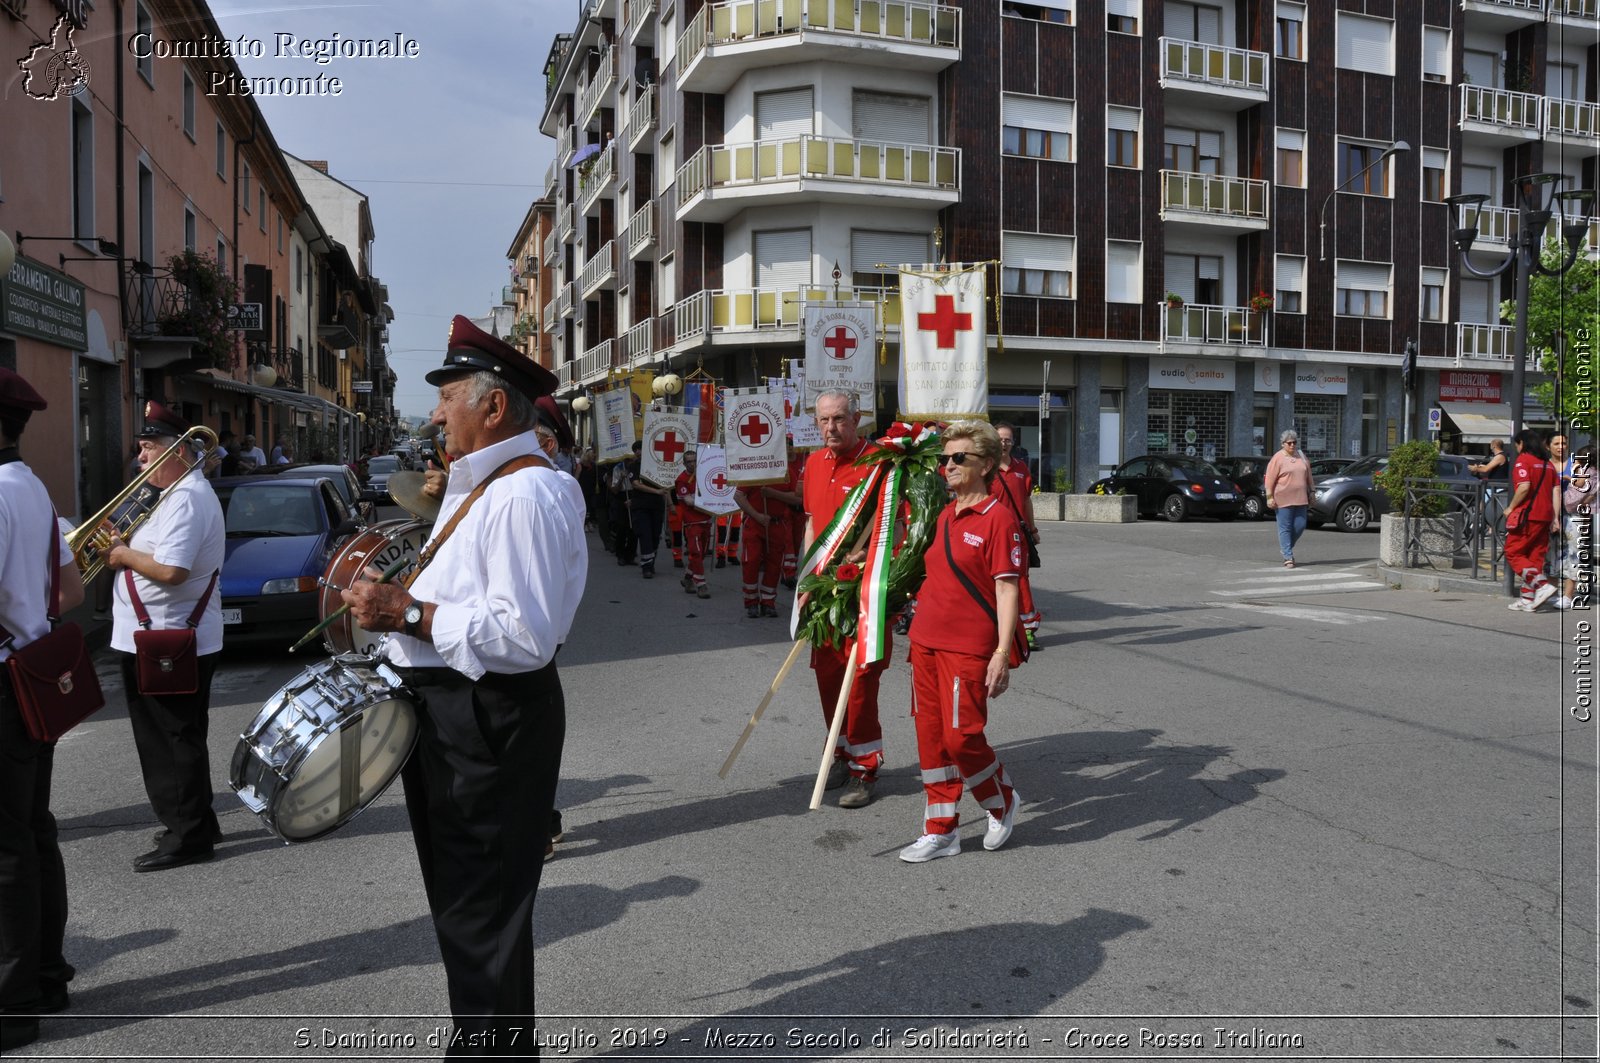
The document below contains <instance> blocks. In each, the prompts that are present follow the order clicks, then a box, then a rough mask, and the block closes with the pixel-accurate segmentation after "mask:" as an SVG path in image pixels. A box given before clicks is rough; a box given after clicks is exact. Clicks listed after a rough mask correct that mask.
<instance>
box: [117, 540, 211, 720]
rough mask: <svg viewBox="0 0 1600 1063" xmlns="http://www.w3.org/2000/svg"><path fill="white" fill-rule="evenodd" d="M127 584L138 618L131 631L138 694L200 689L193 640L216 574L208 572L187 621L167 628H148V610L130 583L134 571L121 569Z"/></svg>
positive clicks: (195, 648)
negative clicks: (209, 574)
mask: <svg viewBox="0 0 1600 1063" xmlns="http://www.w3.org/2000/svg"><path fill="white" fill-rule="evenodd" d="M122 573H123V578H124V579H126V580H127V583H128V600H129V601H131V602H132V603H133V613H134V615H135V616H137V617H138V618H139V630H137V631H135V632H134V633H133V658H134V663H135V665H137V666H138V675H139V693H141V694H149V695H152V696H155V697H161V696H163V695H166V694H193V693H194V692H195V691H197V690H199V689H200V655H199V653H198V652H197V644H196V642H195V626H196V625H198V624H199V623H200V618H201V617H202V616H204V615H205V612H206V603H207V602H209V601H210V600H211V592H212V591H213V590H215V589H216V586H217V576H218V575H219V573H216V572H213V573H211V582H210V583H207V584H206V592H205V593H204V594H202V595H201V596H200V600H199V601H198V602H196V603H195V607H194V612H192V613H190V614H189V620H188V623H186V624H185V625H184V626H183V627H179V628H172V629H171V630H168V631H152V630H150V613H149V612H148V611H147V610H146V609H145V607H144V603H143V602H141V601H140V600H139V592H138V591H137V590H135V589H134V586H133V570H132V569H126V568H125V569H123V570H122Z"/></svg>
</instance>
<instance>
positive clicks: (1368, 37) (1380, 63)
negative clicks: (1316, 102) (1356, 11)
mask: <svg viewBox="0 0 1600 1063" xmlns="http://www.w3.org/2000/svg"><path fill="white" fill-rule="evenodd" d="M1393 40H1394V23H1393V22H1390V21H1388V20H1387V19H1380V18H1368V17H1366V16H1365V15H1352V14H1349V13H1348V12H1344V11H1341V12H1339V51H1338V65H1339V66H1342V67H1344V68H1345V69H1346V70H1361V71H1365V72H1367V73H1369V74H1388V75H1390V76H1393V75H1394V47H1393Z"/></svg>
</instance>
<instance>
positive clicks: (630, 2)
mask: <svg viewBox="0 0 1600 1063" xmlns="http://www.w3.org/2000/svg"><path fill="white" fill-rule="evenodd" d="M622 13H623V23H624V25H626V26H627V30H628V41H629V42H630V43H632V42H633V41H635V40H637V39H638V37H639V32H640V31H641V30H644V29H647V28H649V27H650V25H651V24H652V23H653V21H654V16H655V13H656V0H624V2H623V5H622Z"/></svg>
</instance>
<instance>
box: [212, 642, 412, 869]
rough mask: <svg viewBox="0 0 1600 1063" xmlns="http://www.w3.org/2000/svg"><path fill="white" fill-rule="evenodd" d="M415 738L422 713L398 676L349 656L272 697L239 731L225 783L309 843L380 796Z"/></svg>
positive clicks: (278, 829)
mask: <svg viewBox="0 0 1600 1063" xmlns="http://www.w3.org/2000/svg"><path fill="white" fill-rule="evenodd" d="M416 744H417V711H416V707H415V705H414V703H413V701H412V695H411V693H410V691H408V690H406V689H405V688H404V686H402V685H401V682H400V677H399V675H398V674H396V672H395V671H394V669H393V668H391V667H390V666H389V665H388V664H387V663H386V662H384V661H380V660H376V659H374V658H371V657H363V656H360V655H358V654H344V655H343V656H339V657H335V658H332V659H331V660H326V661H318V662H317V663H316V664H314V665H312V666H311V667H309V668H307V669H306V670H305V671H303V672H301V673H300V674H299V675H298V676H296V677H295V678H294V679H293V680H291V681H290V682H289V683H288V684H287V685H286V686H284V687H283V688H282V689H281V690H279V691H278V692H277V693H276V694H274V695H272V697H270V698H268V699H267V703H266V704H265V705H263V706H262V707H261V712H260V713H259V714H257V716H256V718H255V720H254V721H253V722H252V723H251V724H250V729H249V730H248V731H246V732H245V733H244V734H242V735H240V736H239V745H238V746H237V748H235V749H234V751H233V764H232V767H231V768H230V770H229V772H228V781H229V783H230V784H232V786H233V790H234V792H235V793H237V794H238V795H239V800H241V801H243V802H244V803H245V806H246V807H247V808H249V809H250V811H252V812H254V813H255V814H256V815H258V816H260V817H261V820H262V822H264V823H265V824H266V825H267V826H268V827H269V828H270V829H271V830H272V832H273V833H274V834H276V835H277V836H278V837H280V838H282V839H283V840H284V841H286V842H304V841H310V840H311V839H312V838H319V837H321V836H322V835H324V834H327V833H328V832H329V831H332V830H335V829H337V828H339V827H341V826H343V825H344V824H346V823H348V822H349V821H350V820H352V819H354V818H355V817H356V815H357V814H359V813H360V812H361V810H362V809H364V808H366V807H367V805H369V804H371V803H372V802H373V801H375V800H377V798H378V797H379V795H381V794H382V793H383V791H384V790H385V789H387V788H388V786H389V784H390V783H391V782H393V781H394V777H395V776H396V775H398V774H400V769H401V768H402V767H403V766H404V765H405V762H406V758H407V757H409V756H410V755H411V750H412V748H413V747H414V746H415V745H416Z"/></svg>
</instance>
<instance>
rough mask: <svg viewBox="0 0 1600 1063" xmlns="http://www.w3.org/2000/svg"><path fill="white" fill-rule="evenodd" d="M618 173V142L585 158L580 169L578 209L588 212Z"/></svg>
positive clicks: (609, 144)
mask: <svg viewBox="0 0 1600 1063" xmlns="http://www.w3.org/2000/svg"><path fill="white" fill-rule="evenodd" d="M616 174H617V142H616V141H615V140H613V141H611V142H610V143H608V144H606V146H605V147H603V148H601V149H600V152H599V154H597V155H595V156H593V157H592V158H589V159H586V160H584V162H582V163H581V164H580V165H579V170H578V209H579V210H580V211H582V212H583V213H585V214H587V213H588V212H589V208H590V207H592V206H594V202H595V200H597V199H599V198H600V194H601V193H602V192H604V191H605V190H606V189H607V188H609V187H610V186H611V180H612V178H614V177H615V176H616Z"/></svg>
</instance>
